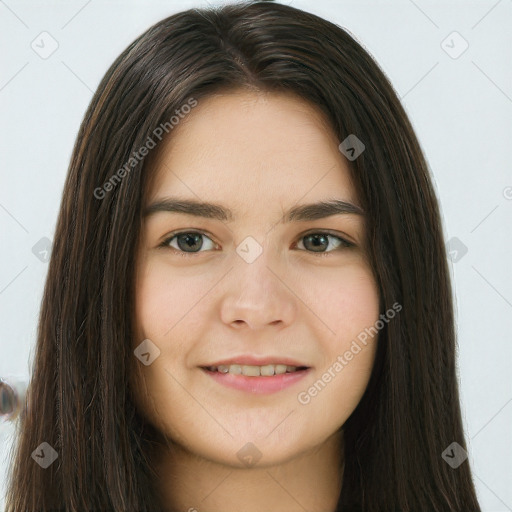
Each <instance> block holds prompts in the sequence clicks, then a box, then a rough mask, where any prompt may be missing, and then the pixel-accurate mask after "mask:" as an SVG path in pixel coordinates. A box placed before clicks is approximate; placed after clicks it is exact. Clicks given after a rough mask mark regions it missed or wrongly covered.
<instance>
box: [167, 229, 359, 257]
mask: <svg viewBox="0 0 512 512" xmlns="http://www.w3.org/2000/svg"><path fill="white" fill-rule="evenodd" d="M183 234H198V235H203V236H205V237H206V238H209V239H210V240H211V241H212V242H213V243H214V244H215V242H214V241H213V240H212V239H211V237H209V236H208V235H207V234H206V233H204V232H202V231H195V230H184V231H176V232H175V233H171V234H170V236H168V237H167V238H166V239H165V240H164V241H163V242H162V243H161V244H160V245H159V247H161V248H163V249H171V250H172V251H173V252H174V253H176V254H179V255H180V256H183V257H184V258H188V257H190V256H192V257H193V256H196V255H198V254H200V253H202V252H208V251H201V250H200V251H197V252H185V251H182V250H180V249H176V248H175V247H170V246H169V243H170V242H171V240H173V239H174V238H176V237H177V236H178V235H183ZM310 235H328V236H329V237H332V238H337V239H338V240H340V242H341V244H340V246H339V247H336V248H334V249H332V250H330V251H327V252H314V251H308V250H307V249H300V251H303V252H309V253H311V254H313V255H315V256H319V257H326V256H329V255H330V254H331V253H333V252H336V251H339V250H342V249H348V248H349V247H355V244H353V243H352V242H349V241H348V240H346V239H345V238H342V237H341V236H339V235H335V234H333V233H330V232H329V231H311V232H309V233H306V234H304V235H302V236H300V237H299V241H300V240H302V239H303V238H306V237H307V236H310Z"/></svg>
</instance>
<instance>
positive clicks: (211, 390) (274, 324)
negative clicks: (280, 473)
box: [133, 91, 379, 467]
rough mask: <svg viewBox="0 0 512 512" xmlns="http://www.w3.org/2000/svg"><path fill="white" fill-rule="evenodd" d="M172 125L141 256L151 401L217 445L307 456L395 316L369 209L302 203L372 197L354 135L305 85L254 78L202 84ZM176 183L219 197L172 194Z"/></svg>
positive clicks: (197, 438) (357, 393) (142, 385)
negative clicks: (358, 175) (371, 332)
mask: <svg viewBox="0 0 512 512" xmlns="http://www.w3.org/2000/svg"><path fill="white" fill-rule="evenodd" d="M170 135H171V137H170V138H169V139H168V140H165V139H164V140H163V141H162V142H161V146H159V147H158V151H159V153H158V158H156V159H155V165H154V172H156V174H155V179H154V181H153V183H152V190H151V191H150V194H149V196H148V199H147V203H146V205H145V206H147V207H150V208H149V210H150V212H149V213H148V215H147V216H146V217H145V224H144V228H143V232H142V238H141V244H140V248H139V252H138V254H137V262H136V270H137V279H136V319H135V320H136V343H135V346H134V347H133V349H134V350H136V349H137V347H138V346H139V345H140V344H141V343H142V342H143V340H150V341H145V342H144V343H145V345H141V347H144V348H145V350H144V351H145V352H149V354H150V355H149V359H148V358H147V357H146V362H148V361H150V363H149V364H143V363H140V371H141V374H142V380H141V381H139V382H136V383H135V384H134V385H133V388H134V394H135V400H136V404H137V407H138V408H139V410H140V411H141V413H142V414H143V416H144V417H145V418H146V419H147V421H148V422H150V423H151V424H152V425H154V426H155V427H156V428H157V430H158V431H160V432H161V433H162V434H164V435H165V436H167V437H168V438H170V439H172V440H173V441H174V442H175V443H177V444H178V445H179V446H182V447H184V448H186V449H187V450H188V451H189V452H191V453H194V454H196V455H199V456H200V457H203V458H206V459H208V460H210V461H215V462H218V463H222V464H227V465H232V466H238V467H241V466H244V464H245V465H246V464H247V459H244V457H245V455H249V456H253V458H254V457H260V456H261V459H260V462H259V464H260V466H264V465H273V464H278V463H280V462H284V461H287V460H291V459H293V457H296V456H298V455H300V454H302V453H305V452H306V451H308V450H311V449H314V448H315V447H317V446H319V445H321V444H322V443H324V442H326V440H327V439H328V438H330V437H331V436H332V435H333V434H334V433H336V432H337V431H338V429H340V427H341V426H342V425H343V424H344V422H345V421H346V420H347V418H348V417H349V416H350V414H351V413H352V411H353V410H354V409H355V407H356V406H357V404H358V403H359V401H360V399H361V397H362V395H363V393H364V391H365V389H366V386H367V384H368V380H369V378H370V374H371V370H372V367H373V364H374V357H375V351H376V341H377V338H376V337H375V338H374V339H373V340H372V341H370V342H369V343H367V344H362V343H358V344H359V346H360V348H361V350H359V351H358V352H357V353H355V351H354V350H352V351H351V347H353V346H354V345H353V342H354V340H357V339H358V338H357V337H358V335H360V333H362V332H364V330H365V328H368V327H370V326H373V325H374V324H375V322H376V321H377V320H378V318H379V297H378V291H377V286H376V282H375V280H374V276H373V274H372V272H371V269H370V267H369V265H368V263H367V259H366V254H365V247H364V246H365V243H364V242H365V219H364V216H363V215H359V214H357V213H333V212H329V213H330V215H328V216H325V215H319V214H318V211H317V215H316V216H314V217H313V218H311V216H309V217H308V216H307V215H306V214H307V211H306V212H303V213H304V214H303V215H299V214H297V215H293V216H292V217H293V218H292V219H289V218H288V217H289V214H288V211H289V210H290V209H292V208H296V207H300V206H303V205H306V204H311V203H317V202H320V201H332V200H341V201H345V202H348V203H352V204H353V205H355V206H356V207H357V205H358V204H359V199H358V197H357V196H356V194H355V190H354V188H353V185H352V183H351V180H350V174H349V169H348V167H347V162H346V160H345V157H344V156H343V155H342V154H341V153H340V151H339V149H338V145H339V143H340V141H338V140H337V139H336V137H335V136H334V134H332V132H331V131H330V129H329V126H328V125H327V123H326V120H325V119H324V118H323V117H322V114H321V113H320V112H319V111H318V110H316V108H314V107H312V106H310V105H309V104H308V103H306V102H304V101H303V100H301V99H298V98H296V97H294V96H291V95H287V94H276V93H266V94H264V93H255V92H245V91H243V92H242V91H240V92H227V93H225V94H224V95H218V96H212V97H209V98H207V99H203V100H201V101H200V102H199V103H198V105H197V106H196V107H195V108H194V109H193V110H192V111H191V112H190V113H188V114H187V116H184V117H183V119H181V120H180V122H179V124H178V125H177V126H175V128H174V129H173V131H172V132H171V133H170ZM155 151H156V150H155ZM170 198H173V199H180V200H182V201H185V200H190V201H201V202H206V203H214V204H215V205H217V206H218V207H219V208H216V209H213V208H210V209H209V210H205V209H203V212H202V215H194V214H192V213H190V212H189V213H186V211H187V209H186V208H185V207H184V206H185V205H184V204H183V203H182V204H181V207H178V208H177V207H171V206H170V205H168V207H167V210H166V208H165V207H163V206H162V205H163V204H164V203H162V202H163V201H165V200H168V199H170ZM156 203H160V206H158V205H157V206H153V207H152V208H151V206H152V205H155V204H156ZM222 208H223V209H225V210H229V212H224V213H222ZM174 210H179V211H174ZM205 211H207V213H210V215H208V216H205ZM309 211H310V213H311V211H312V210H311V209H310V210H309ZM323 211H324V212H325V211H326V210H325V209H324V210H323ZM197 212H198V211H197V210H196V213H197ZM199 213H201V212H199ZM369 339H371V338H369ZM349 352H351V354H352V357H349V356H347V354H348V353H349ZM342 361H343V362H342ZM137 363H138V361H137ZM221 363H224V364H223V365H222V364H221ZM271 363H272V364H271ZM276 365H277V366H276ZM215 366H217V371H211V369H212V368H211V367H215ZM218 366H221V368H218ZM244 366H248V367H249V368H244ZM255 366H257V368H254V367H255ZM292 366H295V367H296V368H297V369H296V370H295V371H293V368H291V367H292ZM209 367H210V370H209V369H207V368H209ZM261 367H263V368H261ZM283 367H285V368H286V370H291V371H290V372H287V373H285V374H282V373H279V372H282V371H283ZM288 367H290V368H288ZM303 367H304V368H306V369H301V368H303ZM226 368H228V373H223V371H226ZM213 369H214V368H213ZM286 370H285V371H286ZM241 371H242V374H240V372H241ZM276 372H277V373H278V374H277V375H273V376H270V375H265V374H271V373H276ZM262 373H263V375H261V374H262ZM256 374H258V375H259V376H256ZM249 443H251V444H249ZM258 453H259V454H261V455H258Z"/></svg>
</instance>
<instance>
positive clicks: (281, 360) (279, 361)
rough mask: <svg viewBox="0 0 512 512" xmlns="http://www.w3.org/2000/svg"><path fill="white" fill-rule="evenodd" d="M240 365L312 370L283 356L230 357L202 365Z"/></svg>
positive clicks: (297, 361)
mask: <svg viewBox="0 0 512 512" xmlns="http://www.w3.org/2000/svg"><path fill="white" fill-rule="evenodd" d="M234 364H236V365H240V366H268V365H286V366H294V367H296V368H310V367H309V366H308V365H307V364H305V363H303V362H301V361H299V360H297V359H293V358H290V357H286V356H284V357H281V356H271V357H260V356H254V355H250V354H247V355H240V356H235V357H230V358H228V359H222V360H218V361H215V362H212V363H207V364H204V365H201V367H202V368H208V367H212V366H214V367H217V368H218V367H219V366H231V365H234Z"/></svg>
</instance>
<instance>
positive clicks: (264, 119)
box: [148, 91, 358, 210]
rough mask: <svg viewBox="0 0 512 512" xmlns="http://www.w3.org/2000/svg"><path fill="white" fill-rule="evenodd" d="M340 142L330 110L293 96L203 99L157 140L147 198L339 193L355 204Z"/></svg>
mask: <svg viewBox="0 0 512 512" xmlns="http://www.w3.org/2000/svg"><path fill="white" fill-rule="evenodd" d="M339 142H340V141H338V140H337V137H336V136H335V134H334V132H333V131H332V128H331V127H330V125H329V122H328V120H327V118H326V116H325V114H324V113H323V112H322V111H321V110H320V109H319V108H318V107H316V106H313V105H311V104H310V103H308V102H307V101H305V100H303V99H301V98H299V97H297V96H295V95H292V94H288V93H274V92H273V93H261V92H249V91H234V92H226V93H223V94H218V95H214V96H210V97H207V98H204V99H200V100H198V104H197V106H196V107H195V108H194V109H192V111H190V113H188V114H187V115H184V116H182V118H181V119H180V121H179V123H178V125H177V126H175V127H174V128H173V130H172V131H171V132H170V133H169V134H168V136H167V138H164V139H163V140H162V141H161V142H160V143H159V145H158V146H157V148H156V150H155V151H156V152H157V153H156V155H155V159H154V162H153V164H152V170H151V172H152V173H155V174H154V176H153V180H152V186H151V190H150V193H149V197H148V202H149V201H152V200H154V199H156V198H160V197H164V196H165V195H181V196H189V197H194V196H195V199H215V200H217V201H219V202H224V203H229V204H232V205H233V208H234V209H236V208H237V205H238V206H239V207H240V209H241V210H244V209H246V208H247V207H248V206H250V205H254V206H256V205H255V203H261V204H263V203H265V202H266V201H277V202H278V203H280V204H282V205H284V204H291V203H294V202H298V201H300V200H301V199H308V200H314V199H317V198H322V199H323V198H325V196H326V195H329V196H331V197H332V196H334V195H335V196H337V197H340V198H343V199H345V200H348V201H351V202H354V203H357V202H358V200H357V197H356V196H355V190H354V188H353V186H352V182H351V175H350V169H349V167H348V163H347V161H346V159H345V157H344V156H343V155H342V154H341V152H340V151H339V149H338V145H339ZM306 196H307V197H306ZM253 209H254V208H253Z"/></svg>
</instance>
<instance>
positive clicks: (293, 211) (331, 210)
mask: <svg viewBox="0 0 512 512" xmlns="http://www.w3.org/2000/svg"><path fill="white" fill-rule="evenodd" d="M159 212H167V213H183V214H187V215H194V216H196V217H203V218H206V219H216V220H221V221H228V222H231V221H233V219H234V215H233V212H232V211H231V210H230V209H229V208H226V207H224V206H222V205H220V204H215V203H207V202H202V201H196V200H195V199H179V198H172V197H166V198H164V199H161V200H158V201H156V202H154V203H152V204H150V205H149V206H148V207H146V209H145V210H144V217H148V216H151V215H154V214H155V213H159ZM342 214H355V215H362V216H364V210H363V209H362V208H360V207H359V206H357V205H355V204H352V203H350V202H348V201H343V200H341V199H331V200H328V201H319V202H317V203H309V204H303V205H299V206H294V207H293V208H290V209H289V210H287V211H286V212H284V218H283V220H282V221H281V222H284V223H288V222H300V221H313V220H318V219H324V218H326V217H330V216H332V215H342Z"/></svg>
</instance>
